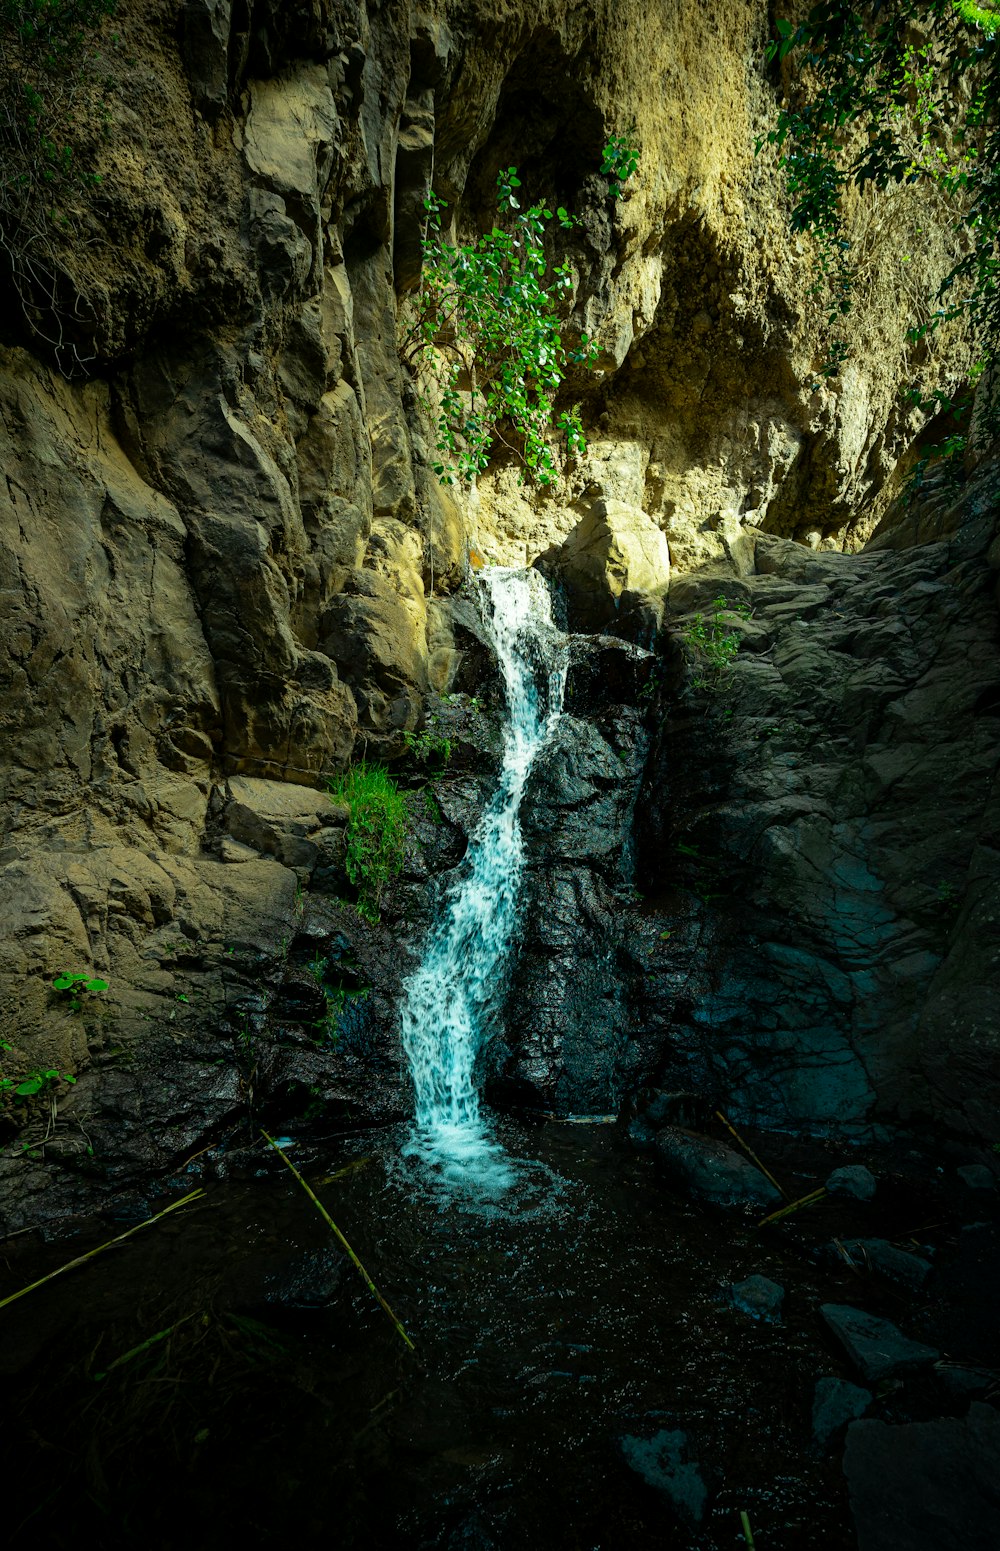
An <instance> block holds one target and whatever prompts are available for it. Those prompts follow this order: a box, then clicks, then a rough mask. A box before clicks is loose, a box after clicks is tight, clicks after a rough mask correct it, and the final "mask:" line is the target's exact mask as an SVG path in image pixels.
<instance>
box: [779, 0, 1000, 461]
mask: <svg viewBox="0 0 1000 1551" xmlns="http://www.w3.org/2000/svg"><path fill="white" fill-rule="evenodd" d="M775 30H776V37H775V38H774V40H773V41H772V42H771V44H770V45H769V46H768V51H767V52H768V58H769V59H778V60H783V59H785V58H786V57H789V56H792V55H794V56H795V57H796V60H797V65H798V79H797V83H796V88H795V90H794V92H793V96H792V100H791V101H790V102H789V103H787V104H786V105H785V106H783V107H782V108H781V110H780V112H779V115H778V123H777V127H776V128H775V129H773V130H772V131H771V132H770V133H769V134H768V135H766V136H762V137H761V139H760V140H759V141H758V143H757V149H758V151H759V150H760V148H761V147H762V146H763V145H764V144H765V143H766V142H769V143H771V144H772V145H775V146H777V147H778V148H779V149H781V150H782V151H783V156H782V160H781V165H782V167H783V168H784V169H785V174H786V178H787V183H788V189H789V192H790V194H791V195H792V199H793V208H792V213H791V225H792V229H793V230H794V231H797V232H810V233H812V235H813V236H814V238H815V239H816V242H817V251H818V255H819V267H820V278H819V281H818V282H817V284H818V286H820V287H825V289H826V291H827V295H828V301H829V311H828V314H827V319H826V324H827V330H828V338H827V345H826V359H825V362H824V365H823V368H822V370H823V373H824V375H826V376H832V375H834V374H835V373H836V372H837V371H838V370H839V368H840V365H841V364H842V362H843V359H844V355H845V353H846V348H847V347H846V343H845V341H844V340H843V338H842V337H840V336H839V335H838V334H837V332H836V328H837V324H838V321H839V319H840V318H841V317H842V316H843V315H844V314H846V313H847V312H849V311H850V309H851V305H852V298H853V289H854V280H853V269H852V262H851V260H852V255H851V246H850V242H849V240H848V238H847V236H846V233H845V227H844V220H843V204H844V198H845V195H846V194H847V192H848V190H849V189H852V188H857V189H862V190H863V189H864V188H865V187H866V186H868V185H871V186H873V187H874V188H876V189H879V190H885V189H888V188H890V187H891V186H894V185H896V186H899V185H908V184H917V183H923V184H924V185H925V186H928V191H929V192H931V191H932V192H933V193H934V195H935V198H936V199H937V201H938V204H939V206H940V208H941V209H942V211H943V214H944V217H945V219H946V220H947V221H948V222H949V224H951V225H952V226H953V227H954V229H955V230H956V232H958V233H959V235H960V239H961V240H960V243H959V245H958V247H959V256H958V257H957V258H956V259H955V261H954V263H953V264H952V267H951V269H950V270H949V272H948V274H947V275H946V276H945V278H944V280H943V281H942V283H941V285H940V287H939V289H938V292H937V295H936V297H935V298H934V300H935V301H936V302H937V306H936V308H935V309H934V310H933V311H931V310H930V305H929V299H928V302H927V303H925V302H924V301H923V300H922V299H920V298H913V302H914V307H915V312H914V316H913V326H912V328H911V332H910V337H911V339H913V340H917V339H920V338H922V337H923V336H924V335H926V334H928V333H930V332H933V331H934V330H936V329H937V328H939V327H940V326H941V325H942V324H944V323H946V322H949V321H951V320H953V319H956V318H964V319H965V320H966V322H967V323H968V325H969V327H970V329H971V332H972V335H973V337H974V339H975V340H976V341H977V345H978V349H979V352H980V354H981V356H982V358H983V360H984V361H985V362H987V363H994V362H995V361H996V359H997V340H998V339H1000V256H998V246H997V245H998V237H1000V122H998V106H1000V30H998V27H997V18H996V14H995V12H994V11H993V10H991V9H990V10H988V9H986V8H984V7H982V6H977V5H971V4H966V3H959V0H870V3H869V4H868V5H865V6H855V5H852V4H851V3H849V0H823V3H821V4H818V5H814V6H813V8H812V10H811V11H810V12H809V14H808V16H807V17H806V19H805V20H804V21H802V22H801V23H799V25H798V26H795V25H794V24H793V23H792V22H790V21H788V20H785V19H779V20H777V21H776V22H775ZM903 258H904V260H905V259H906V258H907V255H905V254H904V255H903ZM987 419H988V424H989V425H990V427H991V429H992V430H993V431H994V433H995V431H996V430H997V429H998V428H1000V390H998V388H997V385H996V380H995V378H994V381H993V387H992V388H991V389H990V402H989V404H988V406H987Z"/></svg>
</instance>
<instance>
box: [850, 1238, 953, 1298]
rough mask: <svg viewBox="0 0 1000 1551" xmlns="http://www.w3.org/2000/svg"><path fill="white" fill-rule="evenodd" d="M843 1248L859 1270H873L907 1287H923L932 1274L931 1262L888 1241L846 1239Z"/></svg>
mask: <svg viewBox="0 0 1000 1551" xmlns="http://www.w3.org/2000/svg"><path fill="white" fill-rule="evenodd" d="M841 1245H842V1247H843V1249H844V1250H845V1251H846V1252H847V1254H848V1255H849V1256H850V1258H851V1261H852V1263H853V1264H854V1265H855V1266H857V1267H858V1268H859V1269H861V1270H869V1271H874V1272H876V1273H877V1274H878V1275H879V1276H885V1277H888V1278H889V1280H890V1281H893V1282H899V1283H901V1285H902V1286H904V1287H913V1288H917V1287H920V1286H922V1285H923V1283H924V1282H925V1281H926V1280H927V1277H928V1276H929V1274H930V1269H931V1266H930V1261H929V1260H923V1259H922V1258H921V1256H919V1255H913V1254H911V1253H910V1251H909V1250H905V1249H897V1248H896V1246H895V1244H890V1243H889V1241H888V1240H887V1239H843V1240H841ZM834 1253H837V1251H836V1247H834Z"/></svg>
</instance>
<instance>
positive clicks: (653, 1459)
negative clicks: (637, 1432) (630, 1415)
mask: <svg viewBox="0 0 1000 1551" xmlns="http://www.w3.org/2000/svg"><path fill="white" fill-rule="evenodd" d="M690 1442H691V1440H690V1439H689V1437H688V1435H687V1433H685V1432H681V1431H680V1430H674V1431H671V1430H670V1429H669V1428H664V1429H662V1430H661V1431H660V1432H658V1433H654V1434H653V1436H652V1437H651V1438H637V1437H633V1436H630V1435H626V1436H625V1437H624V1438H619V1440H618V1447H619V1449H620V1450H621V1453H622V1458H623V1459H624V1461H625V1463H626V1464H627V1465H628V1466H629V1468H630V1469H632V1470H634V1471H635V1473H636V1475H637V1476H641V1477H642V1479H643V1481H645V1482H646V1484H647V1486H651V1487H653V1488H654V1490H655V1491H657V1492H660V1493H661V1494H662V1495H663V1496H664V1497H665V1498H666V1499H667V1501H668V1502H669V1504H670V1506H671V1508H673V1510H674V1512H675V1513H676V1515H677V1517H678V1518H679V1519H680V1520H681V1522H682V1523H684V1524H687V1525H688V1526H690V1527H691V1528H692V1529H693V1528H695V1526H697V1525H698V1524H700V1523H701V1521H702V1519H703V1518H704V1517H705V1504H706V1502H707V1500H708V1488H707V1487H706V1485H705V1482H704V1480H703V1478H702V1474H701V1471H700V1469H699V1468H698V1465H697V1464H696V1463H695V1461H693V1460H689V1459H686V1458H685V1456H686V1455H687V1453H688V1451H689V1448H690Z"/></svg>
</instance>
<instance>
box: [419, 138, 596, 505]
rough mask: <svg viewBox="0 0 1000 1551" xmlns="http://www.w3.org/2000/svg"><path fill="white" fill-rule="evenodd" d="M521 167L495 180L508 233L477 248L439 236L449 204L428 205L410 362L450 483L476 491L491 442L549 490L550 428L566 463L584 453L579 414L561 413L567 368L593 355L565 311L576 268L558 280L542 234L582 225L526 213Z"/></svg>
mask: <svg viewBox="0 0 1000 1551" xmlns="http://www.w3.org/2000/svg"><path fill="white" fill-rule="evenodd" d="M520 187H521V180H520V179H519V178H518V176H517V169H516V168H515V167H506V168H504V169H502V170H501V172H500V173H499V174H498V176H497V205H498V210H499V212H500V213H501V215H502V216H503V217H506V218H509V219H510V220H511V223H512V228H513V229H512V230H507V229H506V228H505V227H502V226H499V225H495V226H493V227H492V228H491V230H490V231H488V232H485V233H483V235H482V236H480V237H478V238H477V239H476V240H475V241H474V242H467V243H463V244H454V243H451V242H448V241H446V239H445V237H444V234H443V232H442V225H441V221H442V214H443V212H444V210H445V209H446V202H445V201H444V200H443V199H441V198H439V196H438V195H437V194H433V193H432V194H429V195H428V197H427V198H426V199H425V200H424V208H425V210H426V212H427V216H426V220H425V223H424V233H423V250H424V261H423V269H422V271H421V278H420V287H419V290H418V291H417V293H416V297H415V301H414V306H415V309H416V321H415V322H414V324H413V326H412V328H411V329H410V331H409V333H408V334H407V336H406V338H405V339H404V341H403V357H404V360H406V361H407V362H408V363H409V364H410V365H411V366H413V367H414V369H415V370H417V371H420V370H421V369H423V370H424V371H425V372H426V373H427V374H428V376H429V378H430V382H429V383H428V384H427V391H426V392H425V394H424V403H425V405H426V407H427V408H428V410H429V411H430V412H431V414H432V415H433V416H434V418H435V422H436V427H437V451H438V453H439V458H438V461H437V462H435V464H434V471H435V473H436V474H437V476H438V478H439V479H440V480H441V482H442V483H443V484H447V485H450V484H454V483H455V481H456V479H461V480H465V481H466V482H468V483H470V484H471V483H472V481H473V480H474V479H475V478H476V475H477V474H479V473H481V472H482V470H483V469H485V468H486V467H487V465H488V463H489V458H490V449H491V448H492V446H493V444H494V441H500V442H502V443H503V445H504V446H505V447H507V448H508V449H509V450H510V451H512V452H513V453H514V454H515V456H516V457H517V458H518V459H519V460H520V462H521V464H522V465H523V467H524V468H525V469H526V470H527V471H528V473H529V474H530V475H531V476H532V477H533V478H534V479H535V480H536V481H537V482H538V484H540V485H548V484H551V482H552V480H553V479H554V477H555V473H556V463H555V458H554V456H553V452H552V448H551V446H550V445H549V434H550V430H551V429H552V427H553V426H554V427H555V428H556V430H557V431H558V432H559V433H560V434H561V436H562V439H563V441H564V444H565V448H566V452H567V454H568V455H570V456H574V455H578V454H580V453H582V452H583V451H585V449H586V445H587V444H586V439H585V437H584V434H583V427H582V425H581V423H580V411H579V406H576V407H574V408H572V409H563V410H561V411H560V412H559V413H558V414H556V410H555V405H556V398H557V395H558V393H559V390H560V388H561V387H562V383H563V380H564V378H565V376H566V373H567V371H568V370H569V368H570V367H571V366H588V365H590V364H592V362H593V361H594V359H595V357H596V354H597V352H596V350H595V348H594V347H593V346H592V345H591V343H590V341H589V340H588V338H587V336H586V334H583V335H581V337H580V342H579V344H578V345H575V346H574V345H569V344H567V342H566V340H565V338H564V337H563V336H564V327H565V325H564V324H563V323H561V322H560V319H559V315H558V314H559V308H560V307H561V306H563V305H565V304H567V303H568V302H569V300H570V298H571V296H572V292H573V274H572V269H571V266H570V264H569V263H563V264H556V265H554V266H553V268H552V270H551V273H550V271H549V265H548V261H547V259H546V256H545V236H546V228H547V226H548V225H549V224H550V223H551V222H552V221H553V219H554V220H555V221H557V222H558V225H559V227H560V228H561V229H562V230H564V231H570V230H572V228H573V227H574V226H575V224H576V222H575V220H574V218H573V217H572V216H571V215H569V213H568V212H567V211H566V210H564V209H563V208H562V207H560V208H559V209H557V210H556V211H555V213H554V215H553V212H552V211H551V210H549V209H548V208H547V207H546V206H545V205H543V204H535V205H531V206H529V208H528V209H526V210H522V209H521V205H520V201H519V199H518V197H517V190H518V189H519V188H520Z"/></svg>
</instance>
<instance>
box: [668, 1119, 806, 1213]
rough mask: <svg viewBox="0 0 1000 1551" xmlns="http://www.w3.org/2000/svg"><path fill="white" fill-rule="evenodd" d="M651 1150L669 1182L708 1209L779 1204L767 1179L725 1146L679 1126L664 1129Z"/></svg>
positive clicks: (779, 1196)
mask: <svg viewBox="0 0 1000 1551" xmlns="http://www.w3.org/2000/svg"><path fill="white" fill-rule="evenodd" d="M654 1146H655V1149H656V1154H657V1157H658V1158H659V1159H660V1162H661V1163H662V1164H663V1165H664V1167H665V1169H666V1171H667V1173H668V1174H669V1175H670V1176H671V1178H672V1179H673V1180H675V1181H676V1182H677V1183H678V1184H680V1185H683V1186H684V1187H685V1188H686V1189H687V1190H688V1191H690V1193H691V1195H693V1196H695V1197H696V1199H697V1200H699V1201H707V1202H709V1203H710V1204H711V1205H712V1206H727V1207H728V1206H742V1207H767V1206H773V1205H775V1204H776V1203H777V1202H779V1201H780V1200H781V1194H780V1192H779V1191H778V1190H777V1189H776V1187H775V1186H774V1185H772V1184H771V1181H770V1180H769V1179H768V1178H767V1176H766V1175H764V1174H762V1173H761V1171H760V1169H757V1168H755V1167H754V1165H753V1164H752V1163H750V1162H749V1161H748V1160H747V1159H746V1158H744V1157H742V1155H741V1154H740V1153H738V1152H734V1151H733V1149H732V1148H731V1147H727V1146H726V1144H725V1142H717V1141H715V1140H714V1139H713V1138H712V1137H708V1136H699V1135H698V1134H697V1132H695V1131H684V1130H682V1129H681V1128H680V1127H679V1126H664V1127H663V1129H662V1130H661V1131H658V1132H657V1134H656V1141H655V1143H654Z"/></svg>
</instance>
